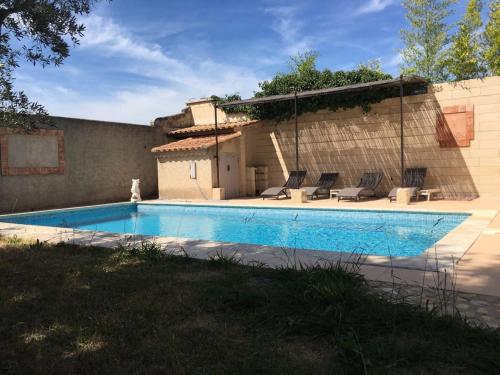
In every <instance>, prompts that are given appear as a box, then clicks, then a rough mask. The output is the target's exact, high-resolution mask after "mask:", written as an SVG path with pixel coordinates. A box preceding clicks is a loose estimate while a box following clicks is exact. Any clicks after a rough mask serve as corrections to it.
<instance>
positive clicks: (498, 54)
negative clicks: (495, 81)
mask: <svg viewBox="0 0 500 375" xmlns="http://www.w3.org/2000/svg"><path fill="white" fill-rule="evenodd" d="M483 58H484V60H485V61H486V63H487V65H488V69H489V71H490V73H491V74H492V75H495V76H497V75H500V0H492V1H491V3H490V10H489V18H488V22H487V24H486V28H485V30H484V34H483Z"/></svg>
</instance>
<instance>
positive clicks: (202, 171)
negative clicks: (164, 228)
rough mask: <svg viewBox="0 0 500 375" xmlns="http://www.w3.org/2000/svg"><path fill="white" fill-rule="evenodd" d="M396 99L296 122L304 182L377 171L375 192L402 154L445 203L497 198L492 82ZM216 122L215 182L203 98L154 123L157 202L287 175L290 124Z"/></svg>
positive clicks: (352, 179) (390, 182) (230, 192)
mask: <svg viewBox="0 0 500 375" xmlns="http://www.w3.org/2000/svg"><path fill="white" fill-rule="evenodd" d="M403 99H404V101H403V107H401V106H400V101H399V97H397V98H396V97H395V98H389V99H385V100H383V101H382V102H380V103H376V104H373V105H372V106H371V110H370V111H369V112H364V111H363V109H362V108H360V107H356V108H352V109H343V110H338V111H335V112H333V111H328V110H321V111H318V112H315V113H305V114H303V115H301V116H299V117H298V134H297V135H298V156H299V158H300V161H299V163H300V169H305V170H307V179H306V181H305V183H306V184H310V183H313V182H314V181H315V179H316V178H317V177H318V176H319V175H320V173H321V172H328V171H335V172H339V173H340V177H339V180H338V182H337V185H338V187H342V186H347V185H355V184H356V183H357V181H358V179H359V176H360V174H361V173H362V172H364V171H373V170H380V171H383V172H384V175H385V179H384V181H383V182H382V184H381V186H380V194H381V195H383V194H384V192H387V191H389V190H390V189H391V187H393V186H395V185H397V184H398V183H399V181H400V180H401V164H402V163H401V157H402V158H403V160H402V161H403V162H404V165H405V166H406V167H426V168H427V169H428V175H427V179H426V185H427V187H439V188H440V189H441V191H442V193H443V197H444V198H446V199H473V198H476V197H478V196H490V197H491V196H500V77H489V78H485V79H483V80H468V81H462V82H457V83H446V84H440V85H429V87H428V90H427V93H423V94H419V95H413V96H405V97H404V98H403ZM299 105H300V103H299ZM401 110H402V112H403V116H404V136H403V140H404V145H405V146H404V152H402V151H401V150H402V148H401V128H400V125H401V123H400V118H401ZM217 121H218V141H219V181H218V182H219V183H217V163H216V150H217V147H216V140H215V135H214V130H215V127H214V123H215V111H214V107H213V104H212V102H211V101H210V99H200V100H196V101H190V102H188V103H187V107H186V109H185V110H183V112H182V113H180V114H176V115H173V116H167V117H162V118H158V119H156V120H155V122H154V125H155V126H158V127H161V128H162V129H163V131H164V132H165V133H166V134H167V136H168V143H166V144H165V145H162V146H159V147H155V148H153V150H152V151H153V152H154V154H155V155H156V157H157V165H158V184H159V196H160V198H162V199H212V198H213V197H214V196H213V194H214V193H213V192H214V191H213V188H215V187H217V186H220V187H221V188H224V190H225V195H226V198H234V197H243V196H253V195H257V194H258V193H259V192H260V191H262V189H264V188H265V187H267V186H280V185H281V184H282V183H283V182H284V180H285V179H286V176H287V175H288V173H289V171H291V170H294V169H296V165H297V163H296V156H297V155H296V146H297V145H296V138H295V127H294V119H293V118H292V119H290V120H288V121H282V122H277V121H272V120H262V121H253V120H250V119H248V118H246V117H245V116H244V115H242V114H226V113H224V112H223V111H222V110H220V109H218V110H217ZM215 194H216V195H217V192H216V193H215ZM216 195H215V196H216Z"/></svg>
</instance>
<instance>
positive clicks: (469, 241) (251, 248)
mask: <svg viewBox="0 0 500 375" xmlns="http://www.w3.org/2000/svg"><path fill="white" fill-rule="evenodd" d="M217 203H219V202H217ZM135 204H146V205H151V204H154V205H194V206H205V207H232V208H237V207H242V208H290V209H304V210H337V211H338V210H350V211H352V210H355V211H384V212H385V211H387V212H403V213H415V214H418V213H426V212H427V213H434V214H435V213H443V214H460V213H462V214H464V213H468V214H469V216H468V217H467V218H466V219H465V220H464V221H463V222H462V223H461V224H460V225H458V226H457V227H456V228H454V229H453V230H452V231H450V232H448V233H447V234H446V235H445V236H444V237H443V238H441V239H440V240H439V241H437V242H436V243H435V244H434V245H433V246H432V247H430V248H428V249H426V250H425V251H423V252H422V254H420V255H418V256H415V257H390V256H380V255H363V254H357V253H345V252H338V251H326V250H315V249H284V248H281V247H276V246H265V245H254V244H242V243H235V242H222V241H209V240H195V239H190V238H176V237H166V236H165V237H164V236H147V235H141V234H119V233H111V232H96V231H90V230H81V229H72V228H60V227H50V226H36V225H25V224H14V223H5V222H0V234H1V235H5V236H14V235H17V236H21V237H29V235H28V234H27V233H28V232H29V233H31V237H33V236H35V237H36V236H37V235H38V236H42V237H47V235H48V237H47V238H46V239H44V238H41V240H47V241H48V242H52V243H53V242H68V240H72V241H73V243H74V241H75V240H77V241H78V242H80V239H78V238H76V237H75V236H83V242H85V241H88V240H89V238H88V237H89V233H90V234H92V235H91V236H90V237H91V239H95V238H99V239H100V240H101V243H97V244H96V243H93V242H92V241H91V242H89V243H87V244H91V245H95V246H104V247H116V246H117V245H118V244H119V243H121V242H123V241H129V240H130V239H131V238H134V240H136V239H137V238H141V239H151V240H154V241H155V242H158V243H160V244H162V245H166V247H167V248H169V246H170V248H169V250H173V248H175V247H176V246H177V248H179V247H182V248H184V251H187V252H188V253H194V255H193V256H194V257H195V258H201V259H206V256H205V257H204V256H201V255H202V254H199V251H198V250H199V249H198V248H200V247H201V248H204V249H205V251H206V252H207V253H210V251H208V250H213V249H214V248H218V249H219V250H221V251H223V252H227V253H230V254H231V255H235V254H237V255H238V256H239V257H241V258H242V259H243V258H247V257H249V256H250V255H251V254H253V255H255V259H246V260H248V261H251V262H261V261H263V262H264V263H268V262H269V261H270V259H269V258H268V259H266V256H264V255H266V254H267V255H269V254H271V255H274V256H275V257H277V258H278V259H279V258H280V255H281V256H285V258H286V259H284V258H281V261H282V262H281V265H285V266H286V265H289V261H290V258H289V254H288V253H289V252H291V253H293V256H294V258H295V259H296V260H297V259H298V258H300V262H302V263H304V264H306V263H308V264H310V263H311V261H313V263H318V262H322V261H328V262H332V261H334V262H337V261H340V262H346V263H350V262H351V263H352V262H353V261H352V260H353V258H358V259H359V257H360V256H361V257H362V258H363V259H364V261H363V264H364V265H368V266H378V267H392V268H401V269H409V270H418V271H441V270H448V271H452V270H453V269H454V267H455V265H456V263H457V262H458V261H459V260H460V259H461V258H462V257H463V256H464V255H465V254H466V253H467V251H468V250H469V249H470V248H471V247H472V245H473V244H474V242H475V241H476V240H477V238H478V237H479V236H480V235H481V233H482V232H483V230H485V229H486V228H487V226H488V225H489V223H490V222H491V221H492V220H493V218H494V217H495V216H496V214H497V211H496V210H469V211H467V212H464V211H457V212H453V211H451V212H450V211H438V210H434V211H431V210H427V211H416V210H391V209H378V208H377V209H373V208H371V209H365V208H350V207H345V208H337V207H334V208H330V207H328V208H317V207H300V206H298V207H295V206H287V207H283V206H276V205H274V206H273V205H266V206H258V205H243V206H242V205H241V204H239V205H231V204H220V203H219V204H218V205H217V204H203V203H197V202H196V203H192V202H158V201H144V202H137V203H135V202H117V203H109V204H100V205H92V206H81V207H71V208H61V209H54V210H43V211H32V212H25V213H18V214H7V215H0V219H1V218H2V217H4V216H8V217H18V216H27V215H33V214H50V213H55V212H56V213H59V212H68V211H74V210H82V209H93V208H102V207H116V206H127V205H135ZM12 226H14V227H12ZM23 229H24V233H23ZM68 234H71V236H73V237H71V238H67V235H68ZM54 235H55V236H54ZM107 240H109V241H111V243H112V245H111V246H109V244H108V242H107ZM69 242H71V241H69ZM172 247H173V248H172ZM186 248H187V250H186ZM207 249H208V250H207ZM174 250H175V249H174ZM242 250H243V252H242ZM297 254H298V256H297ZM205 255H206V254H205ZM213 255H214V254H213V251H212V253H211V256H213ZM245 255H246V257H245ZM259 258H260V259H259ZM262 259H264V260H262ZM283 261H285V262H283Z"/></svg>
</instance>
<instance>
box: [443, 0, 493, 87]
mask: <svg viewBox="0 0 500 375" xmlns="http://www.w3.org/2000/svg"><path fill="white" fill-rule="evenodd" d="M481 8H482V4H481V0H470V1H469V4H468V5H467V10H466V11H465V15H464V17H463V19H462V20H461V21H460V22H459V23H458V30H457V33H456V34H455V35H454V36H453V37H452V43H453V44H452V46H451V48H450V54H449V58H448V60H447V67H448V70H449V72H450V73H451V74H452V75H453V77H454V78H455V80H457V81H462V80H465V79H473V78H481V77H483V76H484V75H485V73H486V68H485V66H484V65H485V64H484V63H483V59H482V56H481V34H480V29H481V27H482V25H483V23H482V21H481Z"/></svg>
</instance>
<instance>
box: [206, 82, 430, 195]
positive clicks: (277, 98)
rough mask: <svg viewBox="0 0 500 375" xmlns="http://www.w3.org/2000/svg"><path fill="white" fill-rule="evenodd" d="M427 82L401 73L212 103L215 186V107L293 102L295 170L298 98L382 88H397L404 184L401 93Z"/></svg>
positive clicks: (217, 142) (216, 138) (297, 144)
mask: <svg viewBox="0 0 500 375" xmlns="http://www.w3.org/2000/svg"><path fill="white" fill-rule="evenodd" d="M428 83H429V82H428V81H427V80H426V79H425V78H422V77H419V76H414V75H412V76H403V75H401V76H400V77H399V78H396V79H387V80H381V81H374V82H367V83H358V84H354V85H348V86H340V87H331V88H326V89H320V90H309V91H301V92H294V93H293V94H287V95H272V96H264V97H257V98H250V99H244V100H236V101H232V102H227V103H223V104H219V105H217V104H215V105H214V113H215V158H216V170H217V187H220V186H219V183H220V181H219V140H218V125H217V108H230V107H235V106H241V105H258V104H269V103H276V102H282V101H293V103H294V121H295V166H296V170H299V133H298V116H297V104H298V101H299V99H304V98H311V97H315V96H322V95H338V94H346V93H353V92H360V91H365V90H376V89H382V88H399V108H400V111H399V112H400V150H401V156H400V157H401V159H400V163H401V186H404V168H405V165H404V116H403V95H404V90H403V88H404V86H405V85H411V84H422V85H427V84H428Z"/></svg>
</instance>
